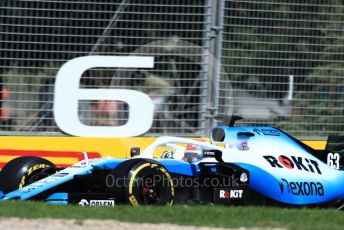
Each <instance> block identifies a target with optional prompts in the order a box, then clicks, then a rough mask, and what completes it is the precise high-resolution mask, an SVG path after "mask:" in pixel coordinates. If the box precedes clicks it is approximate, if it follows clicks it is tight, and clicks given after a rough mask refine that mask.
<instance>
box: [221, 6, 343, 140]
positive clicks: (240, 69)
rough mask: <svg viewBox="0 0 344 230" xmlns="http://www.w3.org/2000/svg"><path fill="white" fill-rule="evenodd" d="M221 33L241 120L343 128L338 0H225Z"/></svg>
mask: <svg viewBox="0 0 344 230" xmlns="http://www.w3.org/2000/svg"><path fill="white" fill-rule="evenodd" d="M223 34H224V35H223V36H224V39H223V46H222V59H221V61H222V64H223V69H224V72H225V74H227V73H228V74H230V81H231V84H232V90H233V95H234V104H233V105H234V106H233V108H234V113H238V114H242V115H244V116H245V117H246V120H245V121H242V122H241V124H242V125H245V124H259V125H273V126H276V127H279V128H282V129H284V130H287V131H288V132H290V133H291V134H294V135H296V136H304V137H321V138H324V137H326V136H327V135H328V134H329V133H338V134H343V131H344V127H343V126H344V123H343V122H344V112H343V107H344V100H343V99H344V98H343V89H344V88H343V87H344V85H343V83H344V81H343V79H344V59H343V57H344V43H343V39H344V36H343V35H344V5H343V2H342V1H309V0H289V1H254V0H252V1H251V0H244V1H225V2H224V32H223ZM225 81H226V80H223V82H225ZM227 81H228V79H227Z"/></svg>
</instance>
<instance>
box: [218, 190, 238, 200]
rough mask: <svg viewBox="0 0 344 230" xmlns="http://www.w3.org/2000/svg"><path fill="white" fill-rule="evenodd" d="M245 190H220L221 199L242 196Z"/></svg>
mask: <svg viewBox="0 0 344 230" xmlns="http://www.w3.org/2000/svg"><path fill="white" fill-rule="evenodd" d="M243 192H244V191H243V190H229V191H228V190H220V196H219V197H220V198H221V199H230V198H242V194H243Z"/></svg>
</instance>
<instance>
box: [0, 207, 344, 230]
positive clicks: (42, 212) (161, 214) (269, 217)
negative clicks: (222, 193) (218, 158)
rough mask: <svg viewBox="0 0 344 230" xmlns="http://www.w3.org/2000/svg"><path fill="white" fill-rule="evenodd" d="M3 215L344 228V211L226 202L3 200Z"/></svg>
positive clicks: (231, 225) (243, 225)
mask: <svg viewBox="0 0 344 230" xmlns="http://www.w3.org/2000/svg"><path fill="white" fill-rule="evenodd" d="M0 217H19V218H68V219H76V220H78V221H82V220H83V219H113V220H121V221H130V222H138V223H143V222H144V223H172V224H180V225H196V226H213V227H232V228H233V227H264V228H266V227H282V228H288V229H312V230H314V229H331V230H334V229H344V213H343V212H341V211H335V210H331V209H287V208H271V207H224V206H209V205H199V206H172V207H168V206H164V207H152V206H148V207H139V208H134V207H131V206H117V207H115V208H106V207H79V206H59V205H47V204H44V203H38V202H37V203H35V202H18V201H17V202H2V203H0Z"/></svg>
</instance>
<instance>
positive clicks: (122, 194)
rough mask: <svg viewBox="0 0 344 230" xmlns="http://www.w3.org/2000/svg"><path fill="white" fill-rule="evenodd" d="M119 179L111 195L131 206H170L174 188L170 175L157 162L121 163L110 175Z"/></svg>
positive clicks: (134, 160) (130, 161)
mask: <svg viewBox="0 0 344 230" xmlns="http://www.w3.org/2000/svg"><path fill="white" fill-rule="evenodd" d="M110 175H112V176H113V178H117V179H119V180H118V182H120V184H118V183H116V186H113V187H112V189H111V193H112V194H114V195H115V197H116V198H117V199H119V200H122V202H123V203H129V204H131V205H133V206H139V205H166V204H172V202H173V198H174V187H173V182H172V178H171V176H170V174H169V173H168V172H167V170H166V169H165V168H164V167H163V166H162V165H160V164H159V163H158V162H155V161H153V160H146V159H131V160H128V161H125V162H123V163H121V164H120V165H119V166H117V167H116V168H115V169H114V170H113V172H112V173H111V174H110Z"/></svg>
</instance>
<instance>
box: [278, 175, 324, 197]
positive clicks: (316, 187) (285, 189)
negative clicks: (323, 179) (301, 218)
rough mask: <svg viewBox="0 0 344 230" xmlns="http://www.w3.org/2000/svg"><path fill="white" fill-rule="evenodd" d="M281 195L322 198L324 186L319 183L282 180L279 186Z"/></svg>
mask: <svg viewBox="0 0 344 230" xmlns="http://www.w3.org/2000/svg"><path fill="white" fill-rule="evenodd" d="M279 186H280V190H281V194H284V193H289V194H291V195H294V196H324V186H323V185H322V184H321V183H320V182H301V181H296V182H289V181H287V180H286V179H282V180H281V182H280V184H279Z"/></svg>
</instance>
